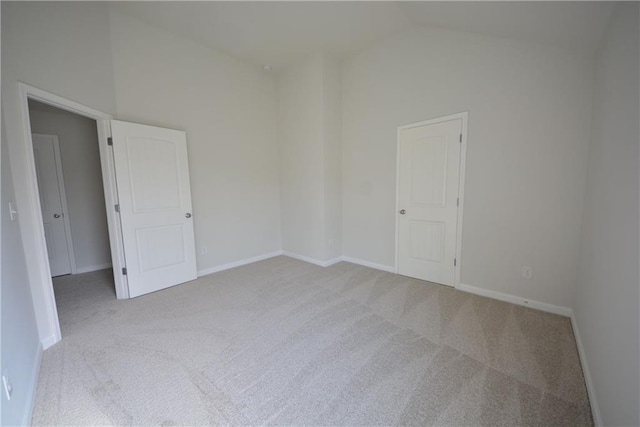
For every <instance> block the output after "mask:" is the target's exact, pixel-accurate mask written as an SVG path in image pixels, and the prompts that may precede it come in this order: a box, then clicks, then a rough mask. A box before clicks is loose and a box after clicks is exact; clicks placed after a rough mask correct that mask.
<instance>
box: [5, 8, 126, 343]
mask: <svg viewBox="0 0 640 427" xmlns="http://www.w3.org/2000/svg"><path fill="white" fill-rule="evenodd" d="M1 7H2V110H3V114H4V117H5V123H6V137H7V141H8V144H9V156H10V161H11V165H12V172H13V182H14V188H15V193H16V195H15V197H16V202H17V204H18V208H19V210H20V211H21V212H22V222H21V235H22V238H23V241H24V251H25V255H26V258H27V259H35V258H37V254H38V253H39V246H38V244H37V242H39V239H38V235H39V234H40V233H41V228H42V226H41V224H39V223H38V222H37V221H35V220H34V218H33V217H32V216H31V215H32V214H31V212H36V211H37V208H36V206H37V198H30V197H29V194H30V193H29V192H28V187H27V185H28V180H27V176H28V172H27V171H28V168H27V164H28V163H27V158H26V152H25V148H24V147H25V146H26V140H25V138H26V134H25V128H24V127H23V126H24V123H23V122H22V117H21V114H20V107H19V104H18V99H19V98H18V81H21V82H24V83H27V84H29V85H32V86H35V87H38V88H41V89H44V90H47V91H49V92H53V93H55V94H57V95H61V96H64V97H66V98H69V99H72V100H74V101H76V102H79V103H82V104H85V105H88V106H90V107H93V108H96V109H98V110H101V111H104V112H106V113H112V112H113V111H115V96H114V94H115V89H114V85H113V73H112V62H111V54H110V52H111V47H110V42H109V20H108V14H107V9H106V6H105V5H104V4H101V3H88V2H81V3H73V4H71V3H62V2H51V3H46V2H45V3H35V2H2V3H1ZM35 197H37V195H35ZM27 272H28V276H29V283H30V286H31V293H32V297H33V299H34V306H35V307H51V306H50V305H48V304H47V303H46V296H47V292H50V289H49V290H48V291H47V290H46V289H45V288H46V287H47V285H45V283H47V282H46V281H47V278H46V274H45V272H43V271H41V270H39V269H37V268H34V267H33V266H31V267H30V268H28V269H27ZM35 315H36V319H37V323H38V332H39V336H40V339H41V340H42V341H45V340H50V339H52V337H53V336H54V330H53V329H52V327H51V324H50V322H49V320H50V319H51V318H52V317H53V316H55V312H54V308H53V309H42V310H40V309H38V310H36V313H35Z"/></svg>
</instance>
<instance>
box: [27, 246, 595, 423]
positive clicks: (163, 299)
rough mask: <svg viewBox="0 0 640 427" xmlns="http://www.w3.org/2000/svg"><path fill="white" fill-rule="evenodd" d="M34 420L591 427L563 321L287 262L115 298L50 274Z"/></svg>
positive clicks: (340, 269)
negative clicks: (55, 340) (55, 328)
mask: <svg viewBox="0 0 640 427" xmlns="http://www.w3.org/2000/svg"><path fill="white" fill-rule="evenodd" d="M55 292H56V299H57V302H58V310H59V315H60V323H61V327H62V333H63V337H64V338H63V340H62V341H61V342H60V343H59V344H57V345H55V346H53V347H52V348H50V349H48V350H47V351H45V352H44V355H43V362H42V368H41V372H40V378H39V383H38V391H37V397H36V404H35V409H34V415H33V424H36V425H42V424H55V425H71V424H81V425H90V424H91V425H96V424H118V425H123V424H126V425H131V424H133V425H203V424H233V425H257V424H270V425H302V424H304V425H479V424H484V425H591V424H592V419H591V415H590V408H589V403H588V400H587V396H586V390H585V385H584V378H583V375H582V370H581V368H580V362H579V359H578V354H577V350H576V344H575V340H574V337H573V333H572V330H571V325H570V322H569V319H567V318H563V317H560V316H556V315H552V314H547V313H543V312H539V311H535V310H532V309H529V308H525V307H520V306H516V305H511V304H507V303H503V302H499V301H494V300H491V299H487V298H483V297H478V296H475V295H472V294H468V293H464V292H460V291H456V290H454V289H451V288H448V287H444V286H439V285H434V284H430V283H427V282H422V281H419V280H413V279H409V278H406V277H402V276H397V275H394V274H389V273H384V272H380V271H377V270H372V269H369V268H366V267H361V266H356V265H353V264H348V263H344V262H343V263H339V264H336V265H334V266H332V267H327V268H322V267H317V266H314V265H311V264H307V263H305V262H302V261H297V260H294V259H291V258H287V257H283V256H281V257H276V258H272V259H269V260H266V261H262V262H258V263H255V264H251V265H247V266H243V267H239V268H235V269H232V270H227V271H223V272H220V273H216V274H212V275H209V276H205V277H202V278H200V279H198V280H196V281H193V282H190V283H187V284H183V285H180V286H176V287H173V288H170V289H166V290H164V291H160V292H156V293H154V294H150V295H147V296H143V297H139V298H135V299H132V300H124V301H117V300H116V299H115V294H114V291H113V284H112V279H111V277H110V272H109V271H108V270H105V271H100V272H95V273H87V274H83V275H77V276H66V277H62V278H59V279H56V280H55Z"/></svg>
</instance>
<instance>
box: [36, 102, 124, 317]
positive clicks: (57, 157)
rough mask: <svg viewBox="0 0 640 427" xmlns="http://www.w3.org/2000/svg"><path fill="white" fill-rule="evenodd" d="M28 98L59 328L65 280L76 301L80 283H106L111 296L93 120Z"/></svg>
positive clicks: (97, 150) (102, 200)
mask: <svg viewBox="0 0 640 427" xmlns="http://www.w3.org/2000/svg"><path fill="white" fill-rule="evenodd" d="M28 103H29V121H30V125H31V132H32V133H31V140H32V144H33V154H34V165H35V170H36V177H37V181H38V190H39V197H40V208H41V212H42V220H43V224H42V225H43V230H44V236H45V240H46V246H47V255H48V260H49V269H50V274H51V276H52V278H53V285H54V293H55V295H56V303H57V308H58V310H59V313H58V315H59V319H60V323H61V327H62V329H63V330H64V324H65V323H66V322H65V321H64V319H65V317H66V316H68V315H70V313H69V309H68V308H66V309H65V307H62V306H61V301H60V299H59V293H60V292H62V291H63V289H62V288H69V286H70V285H67V283H73V284H74V286H75V290H74V291H73V292H74V293H75V294H76V295H74V297H75V298H74V299H73V300H74V301H75V302H76V303H77V302H78V301H81V300H82V298H83V294H85V293H86V290H84V289H82V286H85V287H86V286H94V287H95V286H101V287H105V285H106V289H102V291H103V292H104V291H106V292H107V294H108V295H111V297H113V298H115V297H116V293H115V284H114V282H113V273H112V272H111V268H112V262H111V253H110V245H109V231H108V225H107V217H106V208H105V197H104V189H103V184H102V183H103V178H102V172H101V170H100V151H99V145H98V144H99V142H98V130H97V123H96V120H95V119H91V118H87V117H83V116H80V115H78V114H76V113H72V112H69V111H65V110H62V109H59V108H57V107H54V106H50V105H47V104H44V103H41V102H38V101H35V100H33V99H30V100H29V101H28ZM101 270H105V271H101ZM93 272H98V273H93ZM90 273H93V274H90ZM69 275H73V276H74V277H73V278H70V277H66V276H69ZM96 277H100V278H101V279H102V280H96ZM78 286H80V287H78ZM67 292H69V291H67ZM65 300H69V298H66V299H65ZM60 310H63V311H64V310H66V313H63V312H60Z"/></svg>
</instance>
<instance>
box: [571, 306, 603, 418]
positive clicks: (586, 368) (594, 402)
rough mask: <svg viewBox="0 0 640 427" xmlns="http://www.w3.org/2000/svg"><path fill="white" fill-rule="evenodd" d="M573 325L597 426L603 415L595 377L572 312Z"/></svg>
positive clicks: (592, 412) (592, 413)
mask: <svg viewBox="0 0 640 427" xmlns="http://www.w3.org/2000/svg"><path fill="white" fill-rule="evenodd" d="M571 327H572V328H573V335H574V337H575V339H576V346H577V347H578V356H579V357H580V364H581V365H582V373H583V375H584V382H585V384H586V386H587V394H588V395H589V404H590V405H591V415H592V416H593V423H594V424H595V425H596V426H601V425H603V424H602V416H601V415H600V407H599V406H598V399H597V398H596V389H595V386H594V385H593V378H592V377H591V371H590V370H589V364H588V363H587V355H586V353H585V351H584V347H583V345H582V339H581V338H580V330H579V329H578V321H577V320H576V317H575V314H574V313H573V312H572V313H571Z"/></svg>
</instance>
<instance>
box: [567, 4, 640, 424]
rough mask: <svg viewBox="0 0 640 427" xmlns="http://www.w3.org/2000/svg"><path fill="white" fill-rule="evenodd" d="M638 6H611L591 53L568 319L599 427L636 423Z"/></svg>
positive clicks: (639, 397)
mask: <svg viewBox="0 0 640 427" xmlns="http://www.w3.org/2000/svg"><path fill="white" fill-rule="evenodd" d="M638 49H639V43H638V4H637V3H627V4H623V5H618V6H616V9H615V10H614V13H613V15H612V18H611V21H610V23H609V27H608V30H607V33H606V36H605V40H604V42H603V44H602V46H601V48H600V50H599V53H598V56H597V68H596V80H595V95H594V104H593V105H594V109H593V123H592V131H591V143H590V147H589V167H588V172H587V176H588V179H587V191H586V196H585V211H584V221H583V226H582V233H583V235H582V245H581V262H580V283H579V286H578V287H577V289H576V291H577V292H576V298H575V305H574V311H575V319H576V323H577V326H578V332H579V335H580V338H581V342H582V345H583V348H584V356H585V359H586V362H587V366H588V369H589V374H590V376H591V379H592V386H593V388H592V391H593V392H595V402H593V401H592V404H596V403H597V406H598V407H599V410H600V415H601V418H602V420H601V421H602V423H603V425H639V424H640V416H639V414H638V402H639V401H640V392H639V390H638V388H639V386H640V372H639V369H640V366H639V365H640V354H639V351H640V349H639V345H640V344H639V342H638V341H639V337H638V330H639V325H640V317H639V316H640V315H639V309H638V305H639V299H640V295H639V285H638V284H639V277H638V260H639V258H640V251H639V249H638V245H639V242H638V233H639V230H638V218H639V217H640V213H639V211H638V202H639V200H638V198H639V176H638V170H639V167H638V156H639V149H638V145H639V141H640V132H639V130H638V123H639V118H640V109H639V107H638V103H639V101H638V98H639V94H640V73H639V70H638V68H639V66H638V61H639V57H638V56H639V52H638Z"/></svg>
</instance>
